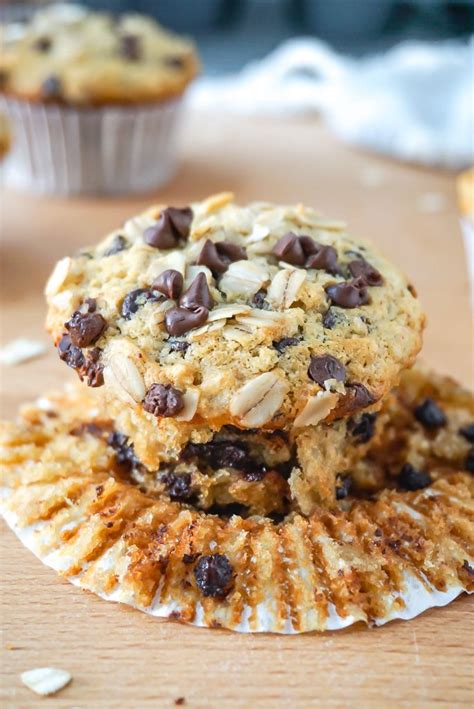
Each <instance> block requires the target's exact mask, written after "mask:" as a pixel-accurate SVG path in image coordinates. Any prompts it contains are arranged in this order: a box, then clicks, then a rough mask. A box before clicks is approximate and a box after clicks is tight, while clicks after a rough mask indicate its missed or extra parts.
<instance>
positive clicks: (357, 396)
mask: <svg viewBox="0 0 474 709" xmlns="http://www.w3.org/2000/svg"><path fill="white" fill-rule="evenodd" d="M346 391H347V394H346V396H347V397H349V398H350V400H351V403H352V407H353V408H354V409H365V408H366V407H367V406H370V404H374V403H375V402H376V399H375V397H374V396H372V394H371V393H370V391H369V390H368V389H367V387H365V386H364V385H363V384H359V383H357V382H353V383H351V384H346ZM344 398H345V397H344Z"/></svg>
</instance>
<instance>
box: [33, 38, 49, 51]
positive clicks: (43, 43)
mask: <svg viewBox="0 0 474 709" xmlns="http://www.w3.org/2000/svg"><path fill="white" fill-rule="evenodd" d="M51 46H52V41H51V37H38V38H37V39H36V40H35V42H34V44H33V47H34V49H36V51H37V52H49V50H50V49H51Z"/></svg>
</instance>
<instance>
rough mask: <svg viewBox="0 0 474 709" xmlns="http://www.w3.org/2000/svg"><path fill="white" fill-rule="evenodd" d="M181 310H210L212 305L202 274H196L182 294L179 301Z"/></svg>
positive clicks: (205, 280)
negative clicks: (202, 308)
mask: <svg viewBox="0 0 474 709" xmlns="http://www.w3.org/2000/svg"><path fill="white" fill-rule="evenodd" d="M179 305H180V307H181V308H187V309H188V310H195V309H196V308H201V307H204V308H207V310H211V309H212V306H213V305H214V301H213V299H212V295H211V292H210V290H209V286H208V284H207V278H206V276H205V274H204V273H198V275H197V276H196V278H195V279H194V280H193V282H192V283H191V285H190V286H189V288H188V289H187V290H186V291H185V292H184V293H183V295H182V296H181V298H180V299H179Z"/></svg>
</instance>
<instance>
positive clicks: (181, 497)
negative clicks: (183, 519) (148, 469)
mask: <svg viewBox="0 0 474 709" xmlns="http://www.w3.org/2000/svg"><path fill="white" fill-rule="evenodd" d="M160 481H161V482H162V483H164V485H166V492H167V493H168V495H169V496H170V498H171V499H172V500H175V501H179V502H184V501H186V500H189V499H190V498H191V497H192V495H193V490H192V487H191V475H190V473H180V474H177V473H163V475H161V476H160Z"/></svg>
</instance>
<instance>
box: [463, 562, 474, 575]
mask: <svg viewBox="0 0 474 709" xmlns="http://www.w3.org/2000/svg"><path fill="white" fill-rule="evenodd" d="M462 566H463V569H464V570H465V571H467V573H468V574H469V576H474V568H473V567H472V566H471V564H470V563H469V562H468V560H467V559H464V562H463V565H462Z"/></svg>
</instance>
